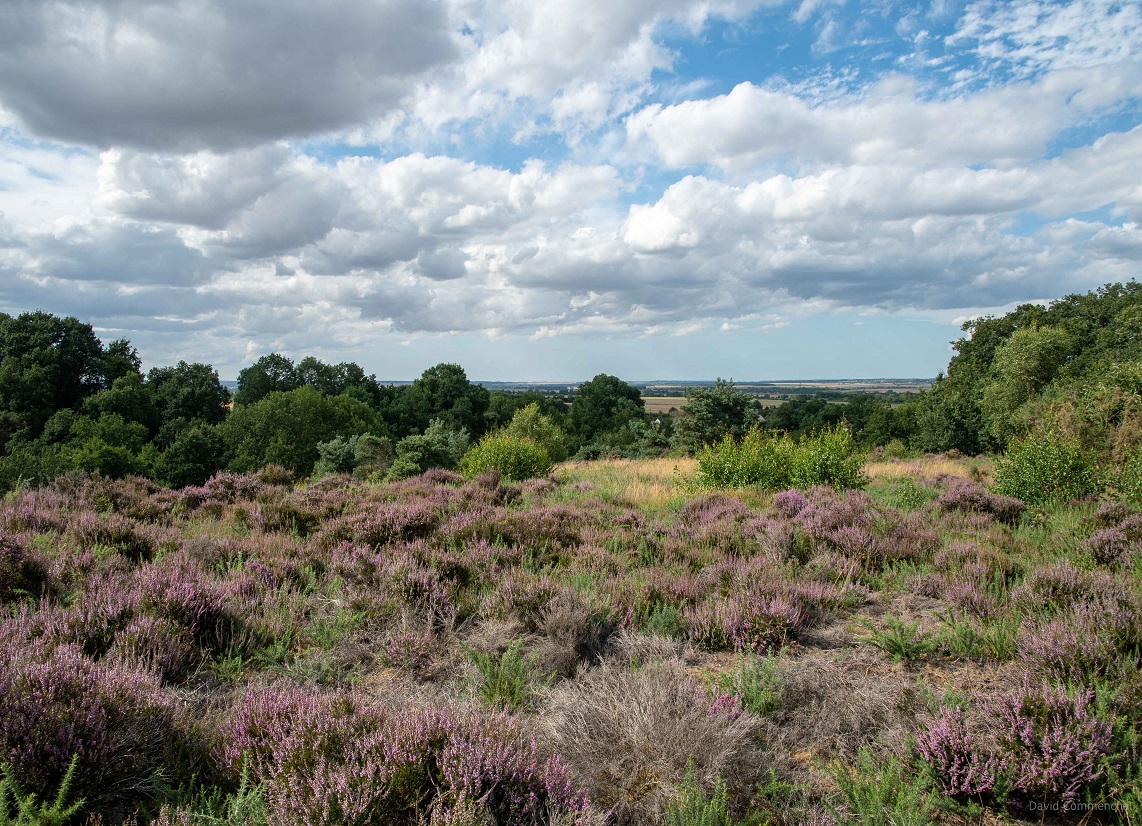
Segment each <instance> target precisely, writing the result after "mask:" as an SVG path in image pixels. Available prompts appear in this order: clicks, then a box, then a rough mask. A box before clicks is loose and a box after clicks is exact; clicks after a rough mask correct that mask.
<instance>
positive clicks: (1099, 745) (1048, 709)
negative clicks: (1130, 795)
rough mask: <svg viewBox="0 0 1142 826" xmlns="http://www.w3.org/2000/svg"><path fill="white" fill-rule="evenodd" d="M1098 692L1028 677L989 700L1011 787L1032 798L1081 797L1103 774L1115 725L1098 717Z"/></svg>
mask: <svg viewBox="0 0 1142 826" xmlns="http://www.w3.org/2000/svg"><path fill="white" fill-rule="evenodd" d="M1094 705H1095V704H1094V692H1093V691H1087V692H1079V693H1076V694H1071V693H1068V691H1067V689H1066V688H1065V687H1064V686H1060V685H1051V684H1049V683H1047V682H1041V683H1039V682H1034V681H1032V680H1030V679H1028V680H1024V682H1023V684H1022V685H1021V686H1020V687H1019V688H1017V689H1015V690H1014V691H1012V692H1011V693H1009V694H1007V695H1004V696H1002V697H1000V698H998V699H997V700H995V701H993V702H992V703H990V704H988V707H987V711H988V713H989V715H990V716H991V717H992V718H993V719H994V720H995V722H996V723H997V724H998V727H999V731H998V736H997V756H998V758H999V760H1000V761H1001V763H1002V765H1003V767H1004V769H1005V770H1006V772H1007V773H1008V775H1009V778H1010V780H1009V782H1010V784H1011V789H1012V790H1013V791H1015V792H1017V793H1020V794H1021V795H1022V796H1024V797H1025V798H1026V799H1027V800H1029V801H1033V800H1042V799H1044V798H1050V799H1053V800H1058V801H1060V802H1062V803H1069V802H1072V801H1074V800H1076V799H1077V798H1078V796H1079V794H1080V793H1081V792H1082V791H1083V789H1084V788H1085V787H1086V786H1087V785H1088V784H1090V783H1092V782H1093V781H1095V780H1096V779H1097V778H1098V777H1099V776H1101V774H1102V767H1101V765H1100V763H1101V760H1102V758H1103V757H1105V756H1107V755H1109V754H1110V753H1111V749H1112V744H1113V737H1112V732H1111V725H1110V723H1108V722H1106V721H1105V720H1101V719H1099V718H1098V717H1097V712H1096V710H1095V707H1094Z"/></svg>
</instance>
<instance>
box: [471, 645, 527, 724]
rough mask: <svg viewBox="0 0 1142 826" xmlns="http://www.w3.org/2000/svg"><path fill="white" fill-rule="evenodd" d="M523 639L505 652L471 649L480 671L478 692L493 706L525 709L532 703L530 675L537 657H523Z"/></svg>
mask: <svg viewBox="0 0 1142 826" xmlns="http://www.w3.org/2000/svg"><path fill="white" fill-rule="evenodd" d="M522 648H523V640H516V641H515V642H513V643H512V644H511V645H510V646H508V650H507V651H504V652H503V653H502V654H491V653H486V652H481V651H472V650H469V651H468V657H469V658H470V659H471V660H472V662H473V663H474V664H475V666H476V670H477V671H479V673H480V681H479V683H478V684H477V687H476V693H477V694H479V695H480V698H481V699H482V700H483V701H484V702H486V703H488V705H491V706H498V707H502V708H507V709H517V708H523V707H524V706H526V705H527V704H528V703H530V702H531V693H532V687H531V676H532V672H533V670H534V665H535V658H534V657H531V658H528V657H524V655H523V653H522Z"/></svg>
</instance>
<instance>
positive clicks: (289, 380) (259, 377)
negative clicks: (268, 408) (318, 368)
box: [234, 353, 301, 407]
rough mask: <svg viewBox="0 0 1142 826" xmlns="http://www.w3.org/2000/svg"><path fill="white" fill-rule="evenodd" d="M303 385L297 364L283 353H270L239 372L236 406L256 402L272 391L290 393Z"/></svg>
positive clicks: (235, 396) (235, 395)
mask: <svg viewBox="0 0 1142 826" xmlns="http://www.w3.org/2000/svg"><path fill="white" fill-rule="evenodd" d="M298 387H301V375H300V374H299V373H298V371H297V367H296V365H294V363H293V361H292V360H291V359H289V358H286V357H285V356H283V355H282V354H281V353H270V354H269V355H266V356H262V357H261V358H260V359H258V360H257V361H256V362H254V363H253V364H251V365H250V366H249V367H246V368H244V369H242V370H240V371H239V372H238V392H237V393H235V394H234V405H235V407H241V406H243V405H248V404H255V403H257V402H259V401H261V400H262V399H264V398H265V397H266V396H268V395H270V393H288V392H289V391H290V390H296V389H297V388H298Z"/></svg>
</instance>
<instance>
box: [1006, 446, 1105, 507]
mask: <svg viewBox="0 0 1142 826" xmlns="http://www.w3.org/2000/svg"><path fill="white" fill-rule="evenodd" d="M1100 487H1101V484H1100V480H1099V474H1098V470H1097V467H1096V466H1095V463H1094V461H1093V460H1092V459H1091V458H1090V457H1089V456H1088V455H1087V454H1086V453H1085V452H1084V451H1083V449H1082V447H1081V446H1080V445H1079V443H1078V442H1077V441H1075V440H1074V439H1069V438H1067V437H1065V436H1063V435H1062V434H1060V433H1057V432H1056V431H1054V430H1047V431H1045V432H1043V433H1040V434H1034V433H1033V434H1030V435H1028V436H1027V437H1025V438H1023V439H1020V440H1018V441H1016V442H1014V443H1012V444H1011V445H1010V446H1009V447H1008V449H1007V452H1006V453H1005V454H1004V455H1003V456H1002V457H1000V458H999V459H998V460H997V461H996V463H995V489H996V490H997V491H998V492H999V493H1001V494H1004V495H1005V496H1013V497H1015V498H1016V499H1022V500H1023V501H1024V502H1028V503H1030V504H1032V505H1045V504H1048V503H1050V502H1056V501H1066V500H1068V499H1076V498H1078V497H1081V496H1087V495H1089V494H1093V493H1097V492H1098V490H1099V488H1100Z"/></svg>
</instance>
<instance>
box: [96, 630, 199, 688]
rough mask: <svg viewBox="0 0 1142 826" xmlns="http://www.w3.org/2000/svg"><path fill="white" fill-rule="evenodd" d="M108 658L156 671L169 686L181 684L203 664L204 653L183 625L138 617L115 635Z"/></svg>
mask: <svg viewBox="0 0 1142 826" xmlns="http://www.w3.org/2000/svg"><path fill="white" fill-rule="evenodd" d="M107 658H108V659H111V660H120V661H122V662H125V663H131V664H136V666H137V667H141V668H142V669H155V670H157V671H158V673H159V674H160V675H161V676H162V678H163V680H164V681H165V682H171V683H181V682H183V681H185V680H186V678H187V677H189V676H190V674H191V673H192V672H193V671H194V669H195V668H196V667H197V666H198V664H199V663H200V662H201V661H202V658H203V655H202V649H200V648H199V647H198V646H197V645H195V643H194V637H193V636H192V635H191V633H190V631H189V630H188V629H187V628H186V627H185V626H183V625H179V624H178V623H176V622H173V621H171V620H169V619H161V618H159V617H153V616H147V615H142V616H138V617H135V618H134V619H132V620H131V621H130V622H129V623H127V626H126V627H125V628H124V629H123V630H122V631H120V632H119V633H118V634H116V635H115V640H114V642H113V643H112V644H111V647H110V649H108V651H107Z"/></svg>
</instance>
